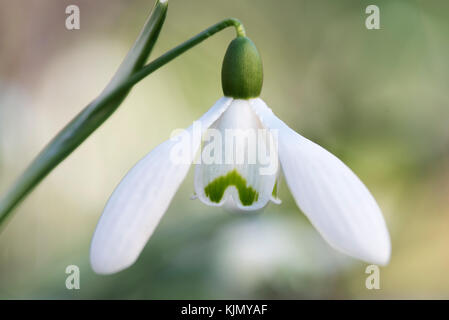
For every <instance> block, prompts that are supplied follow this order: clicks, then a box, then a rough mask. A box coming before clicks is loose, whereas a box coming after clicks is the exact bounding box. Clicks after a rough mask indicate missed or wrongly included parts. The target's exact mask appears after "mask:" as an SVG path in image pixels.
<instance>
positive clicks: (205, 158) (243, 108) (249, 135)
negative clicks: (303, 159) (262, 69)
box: [195, 100, 279, 211]
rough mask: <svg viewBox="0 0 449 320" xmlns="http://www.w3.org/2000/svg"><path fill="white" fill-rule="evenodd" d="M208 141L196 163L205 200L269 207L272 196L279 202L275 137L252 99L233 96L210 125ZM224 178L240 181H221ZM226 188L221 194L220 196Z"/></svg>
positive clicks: (232, 206)
mask: <svg viewBox="0 0 449 320" xmlns="http://www.w3.org/2000/svg"><path fill="white" fill-rule="evenodd" d="M209 138H210V139H209ZM206 141H207V142H206V143H205V144H204V146H203V149H202V157H201V163H199V164H197V165H196V167H195V192H196V196H197V197H198V198H199V199H200V200H201V201H202V202H203V203H205V204H207V205H210V206H223V205H224V206H225V207H226V208H228V209H231V210H233V211H252V210H259V209H261V208H263V207H265V206H266V205H267V204H268V202H269V201H270V200H272V201H274V202H278V200H277V199H274V197H273V195H272V194H273V187H274V185H275V182H276V178H277V174H278V170H279V165H278V162H279V160H278V155H277V152H276V147H275V145H274V139H273V138H272V137H271V135H270V132H268V130H266V129H265V127H263V125H262V123H261V122H260V120H259V119H258V118H257V116H256V114H255V113H254V111H253V110H252V109H251V106H250V105H249V102H248V100H233V101H232V103H231V105H230V106H229V108H228V109H227V110H226V111H225V112H224V113H223V115H222V116H221V117H220V118H219V119H218V120H217V121H216V122H215V123H214V124H213V125H212V126H211V127H210V128H209V130H208V132H207V134H206ZM270 142H271V145H270ZM261 154H263V155H264V157H263V158H262V156H261ZM265 156H266V157H265ZM231 177H232V178H231ZM223 179H229V180H232V179H235V180H232V181H236V180H237V181H240V183H237V182H230V183H229V184H228V185H227V183H223V184H221V183H219V181H223ZM229 180H228V181H229ZM239 186H240V187H239ZM208 190H209V191H210V194H209V193H208ZM217 190H220V191H217ZM223 191H224V193H223V194H222V197H221V198H220V196H217V195H220V194H221V192H223ZM239 192H241V194H240V193H239ZM248 194H250V195H249V196H248Z"/></svg>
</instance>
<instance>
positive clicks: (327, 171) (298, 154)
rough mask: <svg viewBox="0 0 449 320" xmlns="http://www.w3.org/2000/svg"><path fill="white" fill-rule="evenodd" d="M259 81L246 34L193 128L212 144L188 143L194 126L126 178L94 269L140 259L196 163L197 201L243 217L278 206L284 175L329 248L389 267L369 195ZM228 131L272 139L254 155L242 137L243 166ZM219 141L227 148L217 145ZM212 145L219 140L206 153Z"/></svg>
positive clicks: (97, 239) (98, 240)
mask: <svg viewBox="0 0 449 320" xmlns="http://www.w3.org/2000/svg"><path fill="white" fill-rule="evenodd" d="M262 82H263V73H262V62H261V59H260V56H259V53H258V51H257V49H256V47H255V45H254V44H253V42H252V41H251V40H249V39H248V38H246V37H243V36H239V37H237V38H236V39H234V40H233V41H232V42H231V44H230V45H229V47H228V49H227V52H226V55H225V58H224V62H223V68H222V86H223V92H224V95H225V96H224V97H223V98H221V99H219V100H218V101H217V102H216V103H215V105H214V106H213V107H212V108H211V109H210V110H209V111H208V112H206V113H205V114H204V115H203V116H202V117H201V118H200V119H199V120H198V121H197V122H196V123H199V124H200V127H201V128H200V136H201V137H204V136H208V135H209V134H208V132H209V130H212V132H215V135H214V134H212V136H215V137H214V139H210V141H209V144H207V143H202V141H201V140H202V139H183V138H182V137H183V136H189V135H193V134H194V131H195V125H192V126H190V127H189V128H188V129H187V130H186V131H185V132H184V134H183V135H181V136H178V138H175V139H170V140H167V141H165V142H163V143H162V144H160V145H159V146H157V147H156V148H155V149H154V150H152V151H151V152H150V153H149V154H148V155H146V156H145V157H144V158H143V159H142V160H140V161H139V162H138V163H137V164H136V165H135V166H134V167H133V168H132V169H131V170H130V171H129V173H128V174H127V175H126V176H125V177H124V178H123V180H122V181H121V182H120V184H119V185H118V187H117V188H116V189H115V191H114V192H113V194H112V196H111V198H110V199H109V201H108V203H107V204H106V207H105V209H104V212H103V215H102V216H101V218H100V221H99V222H98V225H97V228H96V231H95V234H94V237H93V240H92V245H91V253H90V258H91V265H92V267H93V269H94V271H96V272H97V273H101V274H110V273H114V272H118V271H120V270H123V269H125V268H127V267H129V266H130V265H131V264H133V263H134V262H135V260H136V259H137V257H138V256H139V254H140V252H141V251H142V249H143V247H144V246H145V244H146V242H147V241H148V239H149V238H150V236H151V234H152V233H153V231H154V229H155V228H156V226H157V225H158V223H159V221H160V219H161V218H162V216H163V214H164V213H165V211H166V210H167V208H168V206H169V205H170V202H171V200H172V198H173V196H174V195H175V193H176V191H177V189H178V188H179V186H180V184H181V183H182V181H183V180H184V178H185V177H186V175H187V172H188V170H189V167H190V166H191V164H192V163H194V162H195V163H196V164H195V183H194V189H195V197H197V198H198V199H199V200H200V201H201V202H203V203H205V204H207V205H210V206H226V207H228V208H231V209H233V210H238V211H244V212H246V211H251V210H258V209H261V208H263V207H265V206H266V205H267V204H268V203H269V202H274V203H277V204H279V203H280V201H279V199H278V198H277V184H278V178H279V175H280V173H281V172H282V174H283V176H284V177H285V180H286V182H287V185H288V187H289V189H290V191H291V192H292V194H293V197H294V199H295V201H296V203H297V205H298V206H299V207H300V208H301V210H302V211H303V212H304V213H305V214H306V216H307V217H308V218H309V220H310V222H311V223H312V224H313V225H314V226H315V228H316V229H317V230H318V231H319V232H320V234H321V235H322V236H323V238H324V239H325V240H327V242H328V243H329V244H330V245H331V246H333V247H334V248H336V249H338V250H340V251H342V252H344V253H346V254H348V255H350V256H353V257H356V258H359V259H361V260H364V261H367V262H370V263H376V264H381V265H384V264H387V263H388V260H389V257H390V239H389V234H388V231H387V228H386V225H385V222H384V219H383V217H382V213H381V211H380V209H379V207H378V205H377V203H376V201H375V200H374V198H373V197H372V195H371V194H370V192H369V191H368V189H367V188H366V187H365V186H364V185H363V183H362V182H361V181H360V180H359V179H358V178H357V176H356V175H355V174H354V173H353V172H352V171H351V170H350V169H349V168H348V167H347V166H346V165H344V164H343V163H342V162H341V161H340V160H339V159H337V158H336V157H335V156H333V155H332V154H330V153H329V152H327V151H326V150H325V149H323V148H322V147H320V146H319V145H317V144H315V143H313V142H311V141H309V140H307V139H306V138H304V137H302V136H301V135H299V134H298V133H296V132H295V131H293V130H292V129H290V128H289V127H288V126H287V125H286V124H285V123H284V122H283V121H281V120H280V119H279V118H277V117H276V116H275V115H274V114H273V112H272V111H271V109H270V108H269V107H268V106H267V105H266V104H265V102H264V101H263V100H262V99H260V98H259V95H260V92H261V89H262ZM226 130H231V131H232V132H234V133H235V132H240V133H242V132H248V131H250V132H251V131H254V132H256V131H257V132H259V131H263V130H268V133H267V134H265V135H260V136H259V135H258V139H257V147H256V148H251V147H252V143H251V140H250V139H243V142H242V143H240V144H238V146H240V147H242V148H243V150H244V151H248V154H247V155H246V156H245V155H244V157H243V158H242V159H240V161H237V160H238V159H237V158H238V157H239V156H238V150H237V149H238V148H237V147H236V148H234V147H232V148H231V149H228V148H227V146H228V145H229V142H230V141H231V140H233V139H234V138H235V137H229V136H228V135H226ZM223 135H224V141H221V140H223V139H221V140H220V139H218V138H217V136H218V137H219V138H223ZM237 136H238V134H237ZM209 138H211V137H209ZM203 140H207V138H206V139H203ZM211 141H215V142H217V141H219V142H220V141H221V143H220V144H218V147H217V144H216V143H214V144H212V146H213V147H214V148H208V146H209V145H210V144H211V143H212V142H211ZM273 141H274V144H273ZM231 145H232V144H231ZM273 145H274V147H273ZM180 147H181V148H182V147H186V148H187V149H189V150H191V152H188V153H187V154H188V156H187V157H184V161H173V153H174V151H175V149H176V150H177V149H178V148H180ZM202 147H203V148H202ZM200 149H201V152H200V154H201V157H200V160H205V159H206V158H207V157H205V156H207V153H212V154H213V157H212V158H213V161H198V162H197V161H196V158H195V155H196V154H197V153H198V151H199V150H200ZM210 149H214V150H213V152H211V150H210ZM250 149H251V152H250V151H249V150H250ZM233 151H234V152H233ZM267 151H269V153H270V155H271V156H270V159H271V161H269V162H268V163H263V161H261V159H259V157H258V158H257V159H256V161H250V160H251V159H250V158H251V157H250V155H251V154H254V153H258V154H260V153H262V154H263V153H266V152H267ZM176 152H177V151H176ZM176 152H175V153H176ZM229 153H233V154H232V156H230V157H228V155H229ZM273 155H274V157H273ZM223 159H224V161H222V160H223ZM273 159H274V160H273ZM252 160H254V159H252ZM278 163H280V166H279V165H277V164H278ZM267 168H268V169H267Z"/></svg>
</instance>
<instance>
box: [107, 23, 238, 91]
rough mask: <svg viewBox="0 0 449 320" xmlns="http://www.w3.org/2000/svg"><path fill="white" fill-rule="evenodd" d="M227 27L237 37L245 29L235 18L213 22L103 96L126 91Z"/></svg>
mask: <svg viewBox="0 0 449 320" xmlns="http://www.w3.org/2000/svg"><path fill="white" fill-rule="evenodd" d="M227 27H235V29H236V34H237V36H239V37H244V36H246V35H245V29H244V27H243V25H242V24H241V22H240V21H239V20H237V19H234V18H230V19H226V20H223V21H221V22H219V23H217V24H214V25H213V26H211V27H209V28H207V29H206V30H204V31H203V32H201V33H199V34H197V35H196V36H194V37H192V38H190V39H189V40H187V41H185V42H183V43H182V44H180V45H179V46H177V47H175V48H173V49H171V50H169V51H167V52H166V53H164V54H163V55H161V56H160V57H159V58H157V59H155V60H153V61H151V62H150V63H149V64H147V65H146V66H145V67H143V68H142V69H140V70H139V71H136V72H135V73H134V74H132V75H131V76H130V77H129V78H128V79H126V80H125V81H123V82H122V83H121V84H120V85H119V86H117V88H116V89H115V90H114V91H112V92H110V93H109V95H108V96H106V97H105V99H114V98H115V97H117V96H119V95H120V93H121V91H123V90H124V91H126V90H128V89H129V88H132V87H133V86H134V85H135V84H136V83H138V82H139V81H140V80H142V79H144V78H145V77H147V76H148V75H150V74H151V73H153V72H154V71H156V70H157V69H159V68H160V67H162V66H164V65H165V64H167V63H169V62H170V61H172V60H173V59H175V58H176V57H178V56H180V55H181V54H183V53H184V52H186V51H187V50H189V49H191V48H193V47H194V46H196V45H197V44H199V43H200V42H202V41H204V40H206V39H207V38H209V37H211V36H213V35H214V34H216V33H217V32H220V31H221V30H223V29H225V28H227Z"/></svg>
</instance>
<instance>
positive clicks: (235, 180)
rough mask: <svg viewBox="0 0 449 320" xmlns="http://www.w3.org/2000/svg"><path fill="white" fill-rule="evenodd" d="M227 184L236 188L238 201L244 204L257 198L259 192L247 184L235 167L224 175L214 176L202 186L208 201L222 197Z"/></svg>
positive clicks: (218, 200)
mask: <svg viewBox="0 0 449 320" xmlns="http://www.w3.org/2000/svg"><path fill="white" fill-rule="evenodd" d="M229 186H234V187H236V188H237V191H238V192H239V198H240V202H241V203H242V204H243V205H244V206H250V205H252V204H253V203H254V202H255V201H257V199H259V193H258V192H257V191H256V190H254V189H253V188H252V187H251V186H247V185H246V180H245V179H244V178H243V177H242V176H241V175H240V173H238V172H237V170H235V169H234V170H232V171H230V172H228V173H227V174H226V175H225V176H221V177H218V178H215V179H214V180H213V181H211V182H210V183H209V184H208V185H207V186H206V187H205V188H204V193H205V194H206V196H207V197H208V198H209V199H210V201H212V202H216V203H218V202H220V201H221V199H222V198H223V195H224V193H225V191H226V189H227V188H228V187H229Z"/></svg>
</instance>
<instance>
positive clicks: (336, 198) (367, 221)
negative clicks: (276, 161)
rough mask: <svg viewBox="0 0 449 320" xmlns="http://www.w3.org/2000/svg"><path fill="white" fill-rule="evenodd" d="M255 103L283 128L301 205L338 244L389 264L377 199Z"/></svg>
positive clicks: (290, 179) (256, 103)
mask: <svg viewBox="0 0 449 320" xmlns="http://www.w3.org/2000/svg"><path fill="white" fill-rule="evenodd" d="M250 102H251V105H252V106H253V109H254V111H255V112H256V114H257V115H258V116H259V118H260V119H261V121H262V122H263V123H264V125H266V126H267V127H269V128H272V129H278V130H279V141H278V142H279V158H280V161H281V166H282V170H283V172H284V176H285V179H286V181H287V184H288V186H289V188H290V191H291V192H292V194H293V197H294V198H295V200H296V203H297V205H298V206H299V207H300V208H301V210H302V211H303V212H304V213H305V214H306V215H307V217H308V218H309V219H310V221H311V223H312V224H313V225H314V226H315V227H316V229H317V230H318V231H319V232H320V233H321V235H322V236H323V237H324V238H325V239H326V240H327V241H328V242H329V243H330V244H331V245H332V246H334V247H335V248H337V249H339V250H341V251H343V252H345V253H346V254H349V255H351V256H354V257H356V258H359V259H361V260H364V261H367V262H371V263H376V264H380V265H385V264H387V263H388V261H389V259H390V252H391V245H390V237H389V234H388V230H387V227H386V225H385V221H384V219H383V216H382V213H381V211H380V209H379V206H378V205H377V203H376V201H375V200H374V198H373V197H372V195H371V194H370V192H369V191H368V189H367V188H366V187H365V185H364V184H363V183H362V182H361V181H360V180H359V178H358V177H357V176H356V175H355V174H354V173H353V172H352V171H351V170H350V169H349V168H348V167H347V166H346V165H345V164H344V163H343V162H341V161H340V160H339V159H337V158H336V157H335V156H333V155H332V154H331V153H329V152H328V151H326V150H325V149H323V148H322V147H320V146H319V145H317V144H315V143H313V142H311V141H310V140H307V139H306V138H304V137H302V136H301V135H299V134H298V133H296V132H295V131H293V130H292V129H290V128H289V127H288V126H287V125H286V124H285V123H284V122H283V121H281V120H280V119H279V118H277V117H276V116H275V115H274V114H273V112H272V111H271V109H270V108H269V107H268V106H267V105H266V104H265V102H263V100H261V99H252V100H251V101H250Z"/></svg>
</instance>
